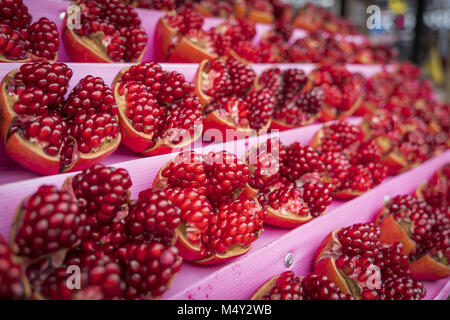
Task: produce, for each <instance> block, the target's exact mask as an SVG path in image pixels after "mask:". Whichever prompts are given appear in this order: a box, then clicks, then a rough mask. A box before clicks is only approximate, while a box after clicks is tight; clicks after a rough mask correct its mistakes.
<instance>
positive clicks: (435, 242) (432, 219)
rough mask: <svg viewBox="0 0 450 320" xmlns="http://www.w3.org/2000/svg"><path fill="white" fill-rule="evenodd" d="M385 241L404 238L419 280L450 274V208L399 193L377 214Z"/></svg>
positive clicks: (391, 241)
mask: <svg viewBox="0 0 450 320" xmlns="http://www.w3.org/2000/svg"><path fill="white" fill-rule="evenodd" d="M375 221H376V222H377V224H378V225H379V226H380V229H381V241H382V242H383V243H393V242H402V243H403V245H404V248H403V252H404V254H408V255H409V256H410V260H411V262H410V271H411V273H412V276H413V277H414V278H415V279H418V280H437V279H441V278H445V277H448V276H449V275H450V267H449V264H448V261H449V254H450V246H449V243H450V241H449V240H450V235H449V230H450V211H449V210H448V208H447V207H442V208H433V207H431V206H430V205H428V204H427V203H426V202H425V201H424V200H422V199H418V198H415V197H413V196H397V197H395V198H394V199H392V200H391V201H389V202H387V203H386V204H385V205H384V207H383V208H382V209H381V211H380V212H379V214H378V215H377V216H376V218H375Z"/></svg>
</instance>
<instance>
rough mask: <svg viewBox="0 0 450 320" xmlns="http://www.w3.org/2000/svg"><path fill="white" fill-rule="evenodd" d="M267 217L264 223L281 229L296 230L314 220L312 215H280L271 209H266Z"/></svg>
mask: <svg viewBox="0 0 450 320" xmlns="http://www.w3.org/2000/svg"><path fill="white" fill-rule="evenodd" d="M264 209H265V210H266V212H267V216H266V217H265V218H264V223H266V224H269V225H271V226H275V227H280V228H296V227H298V226H301V225H303V224H305V223H308V222H309V221H311V220H312V216H311V214H309V215H307V216H297V215H295V214H279V213H278V212H277V211H276V210H274V209H273V208H271V207H268V206H266V207H264Z"/></svg>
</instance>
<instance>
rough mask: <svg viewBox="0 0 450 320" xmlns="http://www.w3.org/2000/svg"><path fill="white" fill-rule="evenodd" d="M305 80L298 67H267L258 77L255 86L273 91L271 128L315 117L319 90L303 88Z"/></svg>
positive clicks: (300, 124)
mask: <svg viewBox="0 0 450 320" xmlns="http://www.w3.org/2000/svg"><path fill="white" fill-rule="evenodd" d="M306 82H307V77H306V74H305V73H304V72H303V71H302V70H298V69H286V70H284V71H283V72H281V71H280V70H279V69H278V68H272V69H267V70H265V71H264V72H263V74H262V75H261V76H260V77H259V78H258V80H257V83H256V87H257V88H265V89H267V90H271V91H272V92H273V94H274V95H275V99H276V100H275V109H274V112H273V119H272V125H271V128H272V129H277V130H287V129H291V128H295V127H299V126H303V125H307V124H310V123H312V122H314V121H315V119H316V118H317V115H318V114H319V112H320V109H321V105H322V101H323V96H322V91H321V90H320V89H316V88H314V89H312V90H309V91H305V88H304V86H305V84H306Z"/></svg>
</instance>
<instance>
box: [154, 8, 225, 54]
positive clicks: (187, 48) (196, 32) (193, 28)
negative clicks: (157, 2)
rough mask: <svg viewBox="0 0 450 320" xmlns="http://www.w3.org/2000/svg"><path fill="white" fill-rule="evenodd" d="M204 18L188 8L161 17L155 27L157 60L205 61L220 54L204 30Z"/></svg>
mask: <svg viewBox="0 0 450 320" xmlns="http://www.w3.org/2000/svg"><path fill="white" fill-rule="evenodd" d="M203 20H204V19H203V17H202V16H201V15H200V13H198V12H197V11H195V10H193V9H190V8H185V9H182V10H179V11H178V12H176V13H175V14H168V15H166V16H165V17H162V18H161V19H159V20H158V23H157V25H156V30H155V47H156V48H158V49H157V50H156V59H157V60H158V61H170V62H201V61H203V60H211V59H214V58H216V57H217V54H216V53H215V48H214V42H213V40H212V39H211V37H210V36H209V35H208V34H207V33H206V32H204V31H203V30H202V29H201V27H202V25H203Z"/></svg>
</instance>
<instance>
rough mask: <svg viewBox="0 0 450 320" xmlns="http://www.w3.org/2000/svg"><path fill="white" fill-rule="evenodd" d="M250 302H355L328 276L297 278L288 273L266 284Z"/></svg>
mask: <svg viewBox="0 0 450 320" xmlns="http://www.w3.org/2000/svg"><path fill="white" fill-rule="evenodd" d="M250 300H353V297H352V296H351V295H349V294H345V293H343V292H342V291H341V290H340V289H339V287H337V286H336V284H335V283H334V282H333V281H331V280H329V279H328V277H327V276H319V275H316V274H309V275H307V276H306V277H301V276H295V274H294V272H292V271H286V272H283V273H282V274H280V275H278V276H275V277H273V278H272V279H270V280H268V281H267V282H266V283H264V284H263V285H262V286H261V287H260V288H259V289H258V290H256V292H255V293H254V294H253V295H252V297H251V298H250Z"/></svg>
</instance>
